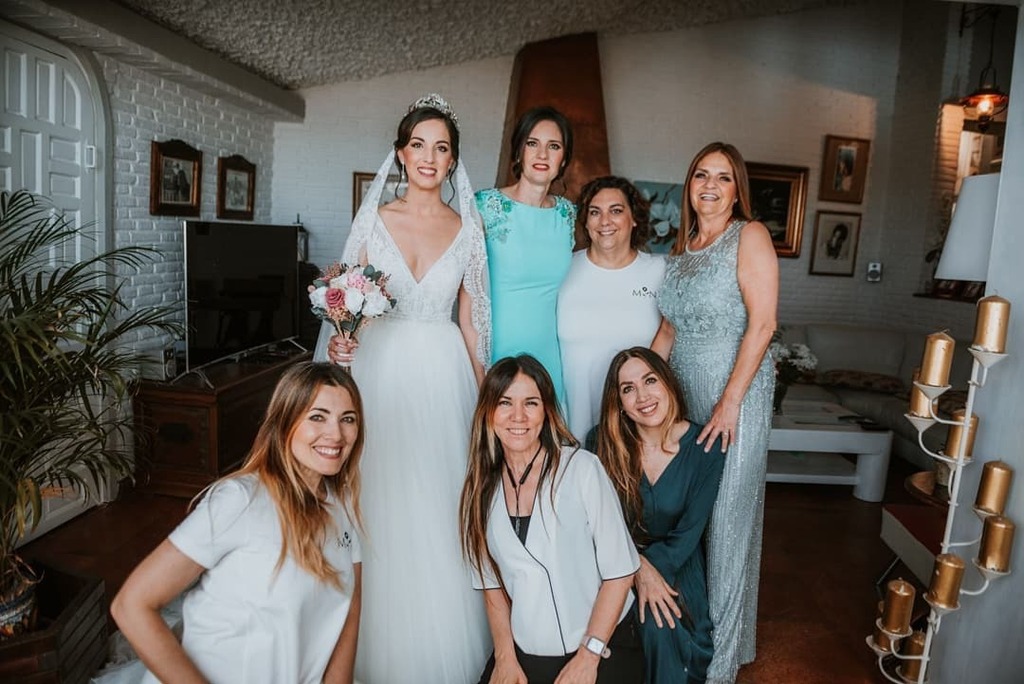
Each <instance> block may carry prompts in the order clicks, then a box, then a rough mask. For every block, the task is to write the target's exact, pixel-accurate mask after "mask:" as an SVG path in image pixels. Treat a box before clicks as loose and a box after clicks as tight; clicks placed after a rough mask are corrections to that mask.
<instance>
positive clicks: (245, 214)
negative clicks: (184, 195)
mask: <svg viewBox="0 0 1024 684" xmlns="http://www.w3.org/2000/svg"><path fill="white" fill-rule="evenodd" d="M255 198H256V165H255V164H250V163H249V161H248V160H247V159H246V158H245V157H243V156H241V155H238V154H236V155H233V156H231V157H218V159H217V218H222V219H238V220H242V221H252V215H253V202H254V201H255Z"/></svg>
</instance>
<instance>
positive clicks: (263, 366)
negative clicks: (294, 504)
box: [134, 353, 311, 497]
mask: <svg viewBox="0 0 1024 684" xmlns="http://www.w3.org/2000/svg"><path fill="white" fill-rule="evenodd" d="M310 356H311V355H310V354H309V353H300V354H298V355H292V356H289V357H279V356H271V357H258V358H257V359H253V360H242V361H240V362H228V363H222V364H217V365H215V366H211V367H209V368H206V369H204V372H203V375H199V374H190V375H187V376H185V377H183V378H181V379H180V380H179V381H178V382H176V383H174V384H171V383H162V382H149V381H144V382H143V383H142V387H141V389H140V391H139V393H138V394H137V395H136V396H135V403H134V408H135V456H136V487H138V488H139V489H143V490H146V491H152V492H157V493H160V494H170V495H173V496H186V497H191V496H194V495H195V494H197V493H198V492H199V491H200V490H202V488H203V487H205V486H206V485H208V484H210V483H211V482H213V481H214V480H215V479H217V478H218V477H220V476H221V475H224V474H225V473H228V472H231V471H232V470H235V469H236V468H238V466H240V465H241V463H242V461H243V460H244V459H245V456H246V454H247V453H248V452H249V448H250V447H251V446H252V442H253V439H254V438H255V437H256V431H257V430H258V429H259V425H260V422H261V421H262V419H263V413H264V411H266V408H267V404H268V403H269V401H270V395H271V394H272V393H273V391H274V386H275V385H276V384H277V380H278V378H280V377H281V374H282V373H284V371H285V370H286V369H287V368H288V366H290V365H292V364H293V363H296V362H298V361H305V360H308V359H309V358H310Z"/></svg>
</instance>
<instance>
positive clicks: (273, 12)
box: [117, 0, 858, 88]
mask: <svg viewBox="0 0 1024 684" xmlns="http://www.w3.org/2000/svg"><path fill="white" fill-rule="evenodd" d="M117 2H118V3H119V4H121V5H123V6H125V7H127V8H129V9H132V10H134V11H136V12H138V13H140V14H142V15H143V16H145V17H147V18H149V19H151V20H153V21H155V22H156V23H158V24H161V25H163V26H165V27H167V28H169V29H172V30H174V31H176V32H177V33H180V34H181V35H183V36H185V37H186V38H189V39H191V40H192V41H194V42H195V43H197V44H199V45H200V46H202V47H204V48H207V49H208V50H211V51H213V52H215V53H217V54H220V55H222V56H223V57H225V58H226V59H228V60H229V61H232V62H235V63H236V64H239V65H241V66H243V67H245V68H246V69H248V70H250V71H252V72H254V73H256V74H259V75H260V76H263V77H264V78H266V79H268V80H269V81H271V82H273V83H276V84H278V85H281V86H284V87H286V88H304V87H308V86H314V85H320V84H324V83H334V82H338V81H350V80H359V79H365V78H372V77H375V76H380V75H383V74H387V73H394V72H399V71H410V70H418V69H424V68H427V67H433V66H439V65H444V64H454V63H458V62H466V61H472V60H477V59H483V58H487V57H496V56H500V55H509V54H513V53H515V52H516V51H517V50H518V49H519V48H520V47H522V46H523V45H524V44H526V43H529V42H533V41H537V40H544V39H547V38H554V37H556V36H563V35H569V34H573V33H584V32H597V33H601V34H606V35H607V34H616V33H637V32H648V31H667V30H671V29H676V28H681V27H685V26H698V25H701V24H709V23H716V22H721V21H726V20H730V19H738V18H744V17H757V16H766V15H772V14H782V13H786V12H793V11H797V10H801V9H809V8H815V7H823V6H829V5H849V4H858V3H857V2H856V0H407V1H403V0H377V1H374V0H117Z"/></svg>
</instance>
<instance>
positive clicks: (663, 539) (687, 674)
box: [640, 423, 725, 684]
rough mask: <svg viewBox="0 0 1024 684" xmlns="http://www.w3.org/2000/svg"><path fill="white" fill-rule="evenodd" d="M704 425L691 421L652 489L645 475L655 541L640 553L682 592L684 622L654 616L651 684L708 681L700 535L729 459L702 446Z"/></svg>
mask: <svg viewBox="0 0 1024 684" xmlns="http://www.w3.org/2000/svg"><path fill="white" fill-rule="evenodd" d="M703 427H704V426H703V425H698V424H696V423H691V424H690V428H689V429H688V430H687V431H686V433H685V434H684V435H683V436H682V438H681V439H680V440H679V453H678V454H676V456H675V457H674V458H673V459H672V460H671V461H670V462H669V464H668V466H666V468H665V470H664V472H662V474H661V476H660V477H658V480H657V481H656V482H655V483H654V484H653V485H652V484H651V483H650V481H648V479H647V475H643V476H642V477H641V479H640V498H641V499H642V500H643V505H644V527H645V531H646V534H647V536H648V538H649V542H648V544H647V546H646V547H645V548H641V549H640V553H642V554H643V556H644V557H645V558H646V559H647V560H649V561H650V562H651V565H653V566H654V567H655V568H656V569H657V570H658V572H660V573H661V576H662V577H663V578H665V581H666V582H668V583H669V584H670V585H672V587H673V588H674V589H675V590H676V591H678V592H679V600H680V603H681V605H682V606H683V607H684V615H683V619H682V620H679V621H677V622H676V627H675V629H670V628H669V626H668V625H667V624H666V625H665V626H663V627H661V628H659V627H658V625H657V624H656V623H655V622H654V618H652V617H651V615H650V613H647V615H646V617H645V618H644V623H643V624H641V625H640V639H641V642H642V644H643V649H644V658H645V660H646V662H647V675H646V679H645V681H646V682H647V684H698V683H702V682H704V678H705V675H706V673H707V669H708V665H709V664H710V663H711V655H712V653H713V652H714V646H713V644H712V640H711V616H710V614H709V612H708V591H707V579H706V571H705V562H704V547H703V545H702V544H701V537H702V536H703V535H704V528H705V527H706V526H707V523H708V519H709V518H710V517H711V510H712V509H713V508H714V505H715V498H716V497H717V496H718V485H719V482H720V481H721V479H722V469H723V467H724V465H725V456H724V455H723V454H722V452H721V450H720V449H719V448H718V447H717V445H716V446H715V447H714V448H712V450H711V451H710V452H709V453H704V448H703V447H702V446H699V445H698V444H697V435H699V434H700V431H701V430H702V429H703Z"/></svg>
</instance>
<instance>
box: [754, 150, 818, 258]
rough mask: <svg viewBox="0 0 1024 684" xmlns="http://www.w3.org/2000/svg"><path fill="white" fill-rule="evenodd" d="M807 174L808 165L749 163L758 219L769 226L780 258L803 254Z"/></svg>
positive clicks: (755, 214)
mask: <svg viewBox="0 0 1024 684" xmlns="http://www.w3.org/2000/svg"><path fill="white" fill-rule="evenodd" d="M807 174H808V169H807V167H806V166H783V165H781V164H761V163H758V162H747V177H748V179H749V180H750V204H751V209H752V210H753V214H754V220H756V221H760V222H761V223H763V224H764V225H766V226H767V227H768V232H770V233H771V235H772V244H774V245H775V253H776V254H778V255H779V256H780V257H787V258H796V257H798V256H800V239H801V237H802V235H803V231H804V205H805V204H806V201H807Z"/></svg>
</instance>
